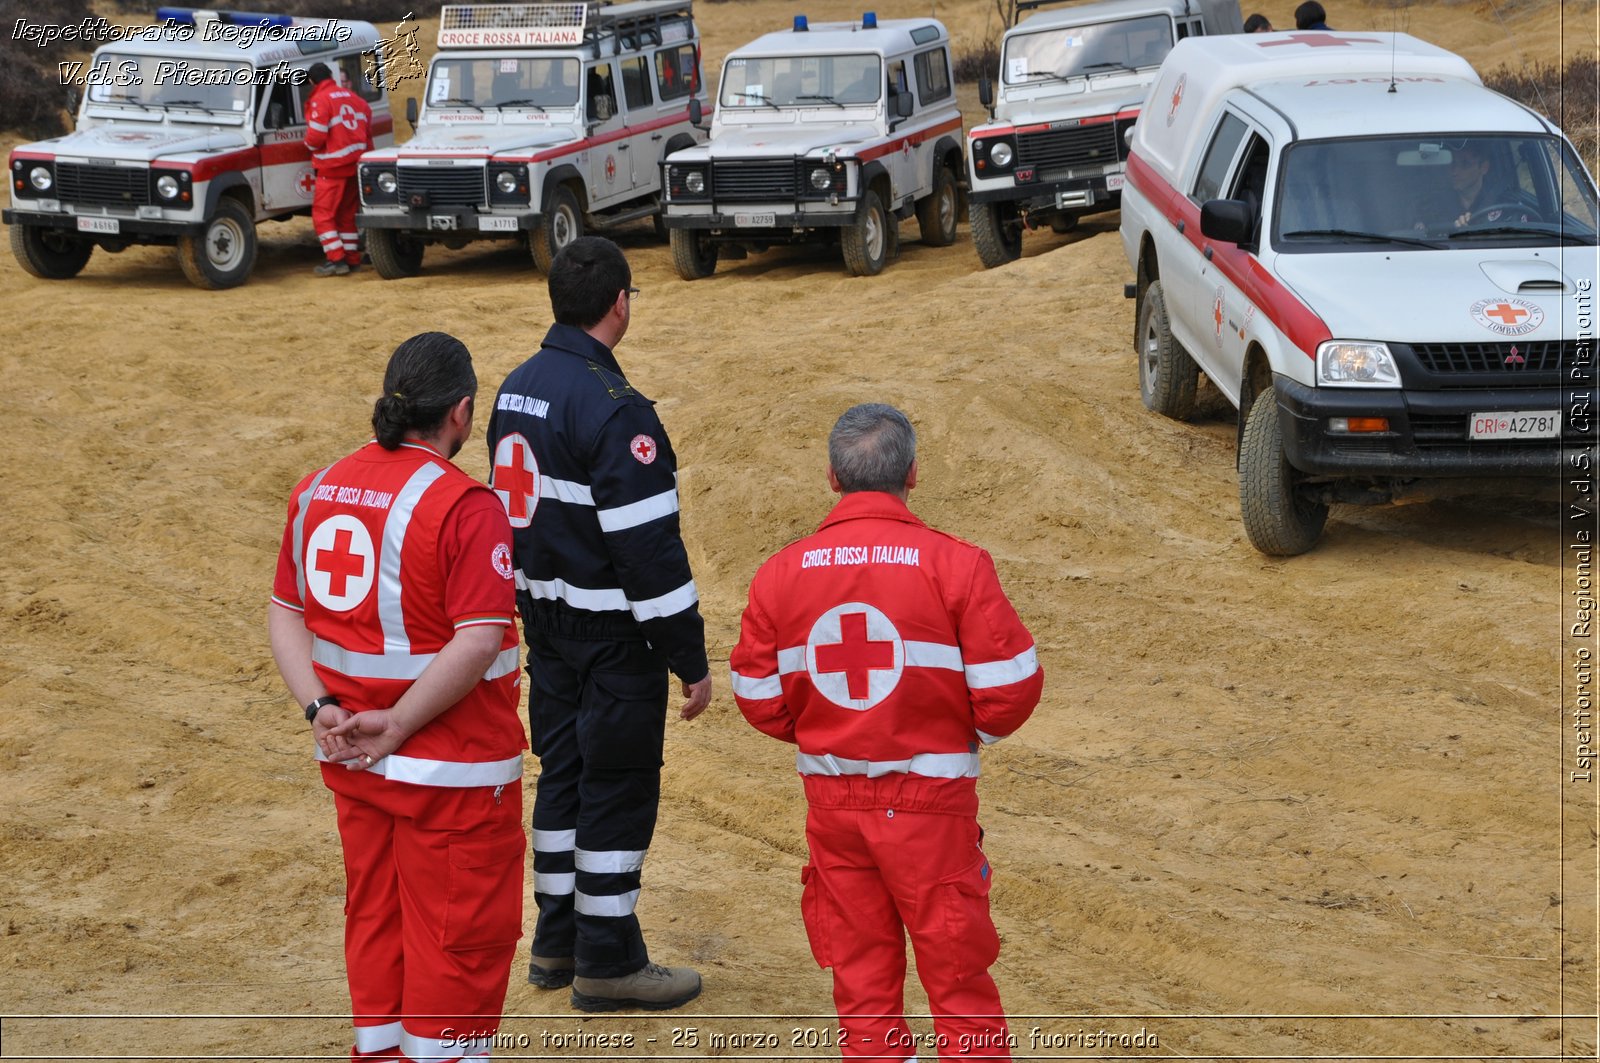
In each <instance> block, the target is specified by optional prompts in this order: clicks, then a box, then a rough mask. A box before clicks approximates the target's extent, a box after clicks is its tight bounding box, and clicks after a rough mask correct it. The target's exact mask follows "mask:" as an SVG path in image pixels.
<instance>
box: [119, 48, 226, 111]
mask: <svg viewBox="0 0 1600 1063" xmlns="http://www.w3.org/2000/svg"><path fill="white" fill-rule="evenodd" d="M88 83H89V84H88V97H89V102H90V103H118V104H129V105H135V106H138V107H142V108H144V109H145V110H165V111H167V112H169V113H172V114H182V113H188V114H191V115H196V116H203V115H205V114H207V113H213V114H214V113H224V114H238V115H243V114H246V113H247V112H249V111H250V110H251V106H250V101H251V99H252V97H253V94H254V91H255V74H254V72H253V71H252V69H251V67H250V66H249V64H247V63H228V62H223V61H222V60H218V59H195V58H193V57H192V56H186V57H183V58H178V57H176V56H161V55H131V54H128V53H126V52H101V53H100V55H98V56H97V57H96V58H95V61H94V67H93V68H92V69H91V71H90V73H89V75H88Z"/></svg>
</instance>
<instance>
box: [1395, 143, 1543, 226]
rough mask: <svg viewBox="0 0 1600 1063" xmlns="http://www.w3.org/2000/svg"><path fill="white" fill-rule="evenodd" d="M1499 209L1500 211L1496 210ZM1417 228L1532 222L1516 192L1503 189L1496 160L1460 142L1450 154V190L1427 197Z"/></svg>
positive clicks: (1480, 147) (1475, 145)
mask: <svg viewBox="0 0 1600 1063" xmlns="http://www.w3.org/2000/svg"><path fill="white" fill-rule="evenodd" d="M1496 208H1498V209H1496ZM1417 216H1418V218H1419V219H1420V220H1419V221H1418V222H1417V223H1416V226H1415V228H1417V229H1421V230H1425V231H1428V232H1444V231H1448V230H1451V229H1463V228H1466V227H1467V226H1468V225H1474V224H1483V223H1486V222H1501V223H1508V224H1509V223H1512V222H1518V221H1530V220H1532V216H1531V214H1529V213H1527V212H1525V211H1523V210H1522V209H1521V205H1520V204H1519V203H1518V202H1517V198H1516V195H1515V193H1513V192H1511V191H1508V190H1506V189H1504V188H1502V187H1500V184H1499V182H1498V181H1497V180H1496V178H1495V174H1494V160H1493V159H1492V157H1491V156H1490V154H1489V152H1488V151H1487V150H1485V147H1484V146H1483V145H1481V144H1479V143H1477V142H1475V141H1471V140H1465V141H1461V142H1459V143H1458V144H1457V145H1456V146H1454V147H1453V148H1452V149H1451V152H1450V188H1449V189H1448V190H1442V189H1441V190H1438V191H1436V192H1434V193H1433V194H1432V195H1429V196H1425V197H1423V201H1422V204H1421V205H1420V206H1419V208H1418V210H1417Z"/></svg>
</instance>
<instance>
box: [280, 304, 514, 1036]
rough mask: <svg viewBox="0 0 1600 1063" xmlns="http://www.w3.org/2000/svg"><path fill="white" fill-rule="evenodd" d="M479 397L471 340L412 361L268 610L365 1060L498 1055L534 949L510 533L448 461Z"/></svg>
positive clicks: (302, 514)
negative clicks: (503, 1021) (325, 814)
mask: <svg viewBox="0 0 1600 1063" xmlns="http://www.w3.org/2000/svg"><path fill="white" fill-rule="evenodd" d="M477 390H478V379H477V376H476V374H475V373H474V372H473V369H472V359H471V356H470V355H469V354H468V353H467V349H466V347H465V346H463V345H462V343H461V342H460V341H459V340H457V339H455V338H454V337H452V336H447V335H445V334H443V333H439V332H428V333H423V334H421V335H418V336H413V337H412V338H411V339H409V340H406V341H405V342H404V343H402V344H401V345H400V346H399V347H398V348H397V349H396V350H395V352H394V355H393V356H392V357H391V358H390V359H389V367H388V371H387V372H386V373H385V375H384V381H383V396H382V397H381V398H379V399H378V400H377V403H376V404H375V405H374V407H373V411H372V428H373V432H374V439H373V440H372V441H371V442H369V443H368V444H367V445H366V446H364V447H362V448H361V449H360V450H357V451H356V452H355V453H354V454H351V455H349V456H348V457H346V458H343V459H341V460H340V461H337V462H335V463H334V464H332V465H330V466H328V467H327V468H325V469H321V470H319V471H317V472H314V473H312V474H311V475H309V476H307V477H306V478H305V479H304V480H302V481H300V484H299V485H298V486H297V487H296V488H295V490H294V493H293V494H292V495H291V497H290V501H289V519H288V524H287V527H286V528H285V529H284V534H283V546H282V550H281V552H280V553H279V556H278V572H277V578H276V580H275V581H274V584H273V594H272V606H271V607H270V608H269V610H268V631H269V634H270V637H271V641H272V653H273V657H274V658H275V659H276V661H277V664H278V670H279V672H281V673H282V675H283V679H284V682H285V684H286V685H287V686H288V688H289V691H290V693H291V694H293V695H294V697H295V699H296V700H297V701H298V702H299V703H300V704H301V705H302V706H304V709H305V719H306V722H307V723H309V724H310V727H311V733H312V737H313V739H314V741H315V745H316V758H317V760H318V761H320V762H321V771H322V779H323V782H324V783H325V784H326V785H327V787H328V789H330V790H332V791H333V802H334V809H335V811H336V812H337V814H338V823H339V835H340V839H341V841H342V843H343V847H344V863H345V889H346V902H345V913H346V914H345V934H344V943H345V964H346V967H347V969H348V970H347V973H348V979H349V988H350V1005H351V1013H352V1014H353V1015H354V1017H355V1020H354V1021H355V1044H354V1047H353V1048H352V1050H351V1058H352V1059H356V1060H363V1061H390V1060H423V1059H426V1060H433V1061H446V1060H454V1059H459V1058H463V1057H469V1058H477V1057H480V1056H486V1055H488V1053H489V1048H490V1046H491V1045H492V1044H493V1040H494V1034H495V1031H496V1030H497V1029H498V1026H499V1022H500V1014H501V1009H502V1007H503V1006H504V1003H505V993H506V978H507V972H508V970H509V967H510V964H511V960H512V957H513V956H514V955H515V954H516V947H517V939H518V938H519V937H520V936H521V925H522V881H523V879H522V861H523V854H524V851H525V842H524V840H523V834H522V788H521V778H522V751H523V750H524V749H525V748H527V741H526V738H525V736H524V734H523V730H522V721H521V719H520V718H519V716H518V713H517V702H518V689H517V688H518V683H519V680H520V678H521V676H520V673H519V672H518V670H517V663H518V662H517V636H516V629H515V627H514V624H513V612H514V608H515V597H514V588H513V586H512V579H511V576H512V570H511V529H510V526H509V525H508V523H507V521H506V514H505V510H504V509H503V508H501V506H500V503H499V502H498V501H497V500H496V499H495V497H494V495H493V494H492V493H490V491H489V490H488V488H486V487H485V486H484V485H482V484H480V483H478V482H477V481H476V480H473V479H472V478H471V477H469V476H468V475H467V474H466V473H464V472H462V471H461V470H459V469H457V468H456V467H455V466H454V465H453V464H451V462H450V460H449V459H450V458H451V457H453V456H454V455H455V454H456V453H457V452H458V451H459V450H460V449H461V446H462V444H463V443H465V442H466V440H467V438H468V437H469V436H470V435H471V434H472V415H473V399H474V396H475V395H476V394H477Z"/></svg>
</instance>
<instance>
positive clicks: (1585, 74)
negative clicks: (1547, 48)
mask: <svg viewBox="0 0 1600 1063" xmlns="http://www.w3.org/2000/svg"><path fill="white" fill-rule="evenodd" d="M1597 77H1600V63H1597V62H1596V60H1595V57H1594V56H1593V55H1580V56H1578V57H1577V58H1575V59H1570V60H1568V61H1567V63H1566V65H1565V66H1562V65H1561V64H1559V63H1548V62H1535V63H1533V64H1531V65H1529V66H1524V67H1518V68H1512V67H1509V66H1502V67H1501V68H1500V69H1498V70H1496V71H1494V72H1493V73H1491V74H1488V75H1486V76H1485V77H1484V79H1483V83H1484V84H1485V85H1488V86H1489V87H1490V88H1492V89H1494V90H1495V91H1496V92H1500V93H1504V94H1505V95H1507V96H1510V97H1511V98H1512V99H1514V100H1517V101H1518V102H1520V103H1524V104H1526V105H1528V106H1529V107H1532V108H1533V109H1534V110H1536V111H1538V112H1539V113H1540V114H1542V115H1544V116H1546V117H1547V118H1549V119H1550V120H1551V121H1552V122H1554V123H1555V124H1556V125H1558V126H1560V127H1561V129H1562V131H1563V132H1565V133H1566V134H1567V138H1568V139H1569V140H1571V141H1572V144H1573V146H1574V147H1576V148H1577V149H1578V154H1579V155H1580V157H1582V158H1583V160H1584V161H1585V162H1586V163H1588V164H1590V165H1591V166H1592V165H1593V164H1594V162H1595V158H1596V152H1597V151H1600V91H1597V85H1600V82H1597V81H1596V78H1597Z"/></svg>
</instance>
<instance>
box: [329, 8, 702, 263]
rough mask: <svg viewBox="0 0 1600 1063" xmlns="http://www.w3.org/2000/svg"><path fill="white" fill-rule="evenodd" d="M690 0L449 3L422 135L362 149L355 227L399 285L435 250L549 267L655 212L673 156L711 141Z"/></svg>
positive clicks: (411, 111)
mask: <svg viewBox="0 0 1600 1063" xmlns="http://www.w3.org/2000/svg"><path fill="white" fill-rule="evenodd" d="M703 94H704V90H703V89H702V88H701V86H700V37H699V34H698V32H697V31H696V29H695V24H694V18H693V14H692V6H691V4H690V0H639V2H637V3H627V4H611V5H607V4H583V3H565V4H476V5H447V6H445V8H444V9H443V11H442V12H441V16H440V21H439V50H438V51H437V52H436V53H435V54H434V57H433V61H432V62H431V63H430V64H429V67H428V80H427V88H426V90H425V93H424V98H423V105H422V107H421V109H420V110H421V115H420V117H419V116H418V113H417V111H418V108H417V107H416V101H415V100H412V101H408V105H407V113H406V117H407V118H408V119H409V120H410V122H411V124H412V126H413V128H414V129H415V130H416V135H415V136H413V137H412V138H411V139H410V140H409V141H407V142H406V143H405V144H403V145H401V146H399V147H395V148H388V149H385V150H382V151H374V152H369V153H367V154H366V155H363V156H362V158H361V165H360V170H359V174H360V180H361V204H362V206H361V211H360V213H358V214H357V215H356V227H357V228H358V229H360V230H361V231H362V232H363V233H364V234H365V235H366V239H367V250H368V253H369V254H370V255H371V256H372V264H373V266H375V267H376V268H377V270H378V272H379V273H380V274H382V275H383V276H384V277H386V278H389V279H394V278H397V277H409V276H412V275H413V274H415V273H416V272H417V271H418V270H419V269H421V267H422V255H423V251H424V249H425V248H426V247H427V246H428V245H429V244H443V245H444V246H446V247H463V246H465V245H466V244H467V243H469V242H471V241H475V240H516V241H523V242H525V243H526V244H527V245H528V247H529V248H530V250H531V251H532V255H533V261H534V263H535V264H536V265H537V266H538V267H539V268H540V269H542V270H548V269H549V268H550V262H551V260H552V259H554V258H555V255H556V253H557V252H558V251H560V250H561V249H562V248H563V247H565V246H567V245H568V244H570V243H571V242H572V241H573V240H576V239H577V238H578V237H580V236H582V235H583V234H584V232H585V231H586V230H604V229H608V228H611V227H613V226H617V225H621V224H624V223H626V222H631V221H637V220H639V219H644V218H654V219H655V221H656V226H657V230H658V232H660V233H661V235H662V238H663V239H664V238H665V235H666V234H665V230H664V229H662V228H661V221H660V211H661V165H660V164H661V160H662V159H663V158H665V157H666V156H667V154H668V153H669V152H672V151H676V150H677V149H678V148H680V147H685V146H687V145H690V144H693V143H695V142H696V140H697V139H698V138H699V137H700V136H701V134H700V133H699V132H698V131H697V130H696V129H695V127H694V126H693V125H691V124H690V121H689V104H690V101H693V100H696V99H699V98H701V97H702V96H703Z"/></svg>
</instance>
